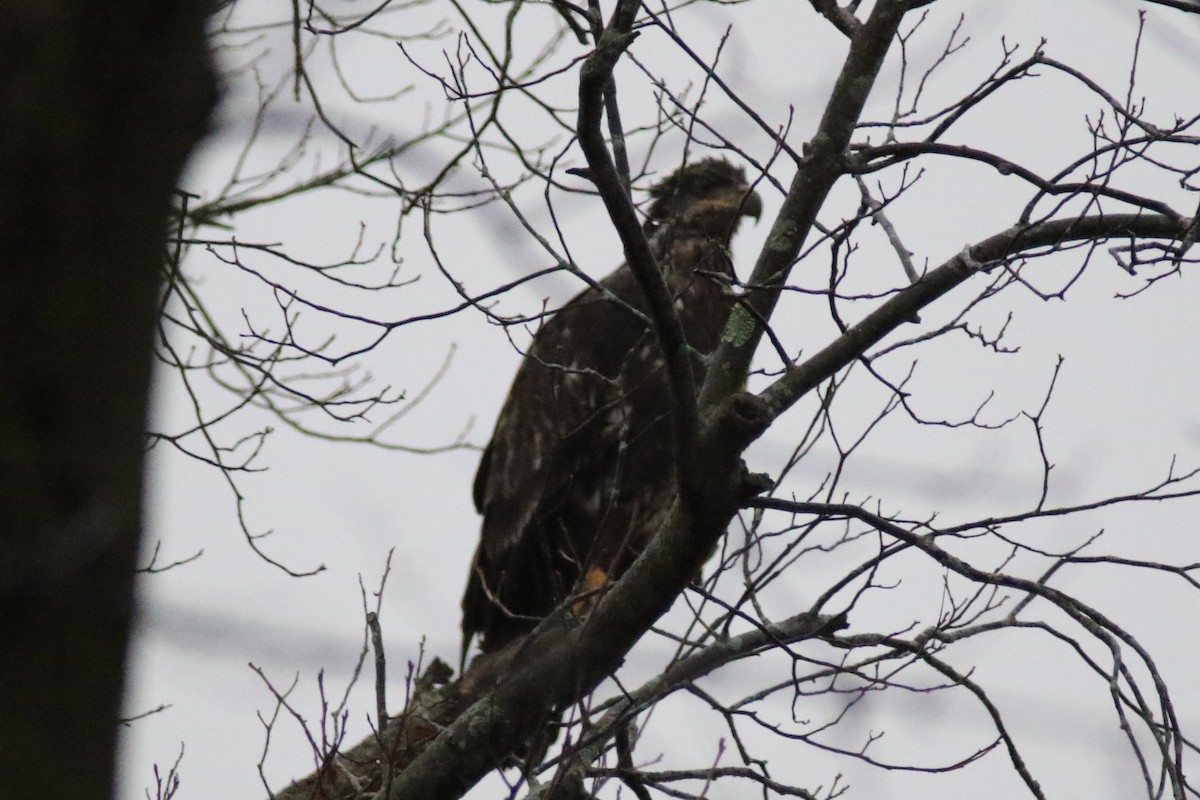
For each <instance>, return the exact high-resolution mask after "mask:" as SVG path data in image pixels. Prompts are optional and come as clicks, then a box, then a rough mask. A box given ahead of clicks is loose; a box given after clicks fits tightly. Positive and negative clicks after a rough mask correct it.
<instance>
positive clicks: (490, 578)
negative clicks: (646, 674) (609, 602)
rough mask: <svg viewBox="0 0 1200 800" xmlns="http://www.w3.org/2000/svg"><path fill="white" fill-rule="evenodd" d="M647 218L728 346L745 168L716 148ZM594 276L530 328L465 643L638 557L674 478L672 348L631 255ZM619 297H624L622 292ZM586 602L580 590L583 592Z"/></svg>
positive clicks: (502, 428) (700, 340) (471, 585)
mask: <svg viewBox="0 0 1200 800" xmlns="http://www.w3.org/2000/svg"><path fill="white" fill-rule="evenodd" d="M650 195H651V204H650V208H649V211H648V213H647V218H646V221H645V223H644V230H645V232H646V235H647V237H648V238H649V241H650V246H651V250H652V252H653V253H654V256H655V259H656V260H657V262H658V265H659V268H660V269H661V270H662V273H663V277H664V279H665V280H666V283H667V285H668V287H669V288H670V289H671V291H672V292H673V294H674V296H675V298H676V301H675V309H676V313H677V314H678V315H679V319H680V322H681V323H682V326H683V331H684V335H685V336H686V338H687V341H688V344H689V345H690V347H691V348H692V349H693V350H694V351H695V352H696V354H697V356H698V358H697V359H696V360H695V371H694V374H695V376H696V380H697V382H698V381H700V380H702V379H703V375H704V363H703V359H702V358H701V357H700V356H702V355H705V354H708V353H710V352H712V351H713V350H714V349H715V348H716V346H717V343H718V339H719V337H720V334H721V331H722V329H723V328H724V326H725V322H726V319H727V318H728V316H729V312H730V310H731V309H732V307H733V303H734V298H733V296H732V294H731V293H730V291H729V288H728V286H727V285H722V283H723V282H722V280H721V279H720V277H719V276H728V277H732V276H733V266H732V264H731V263H730V260H729V251H728V248H729V241H730V238H731V237H732V236H733V234H734V232H735V231H736V230H737V227H738V223H739V222H740V220H741V218H742V217H743V216H747V215H749V216H753V217H755V218H757V217H758V216H759V214H760V213H761V211H762V201H761V200H760V199H759V197H758V195H757V194H756V193H754V192H752V191H751V190H750V187H749V186H748V185H747V182H746V176H745V173H743V172H742V170H741V169H738V168H735V167H733V166H731V165H730V164H728V163H727V162H725V161H723V160H720V159H715V158H710V159H705V160H703V161H699V162H696V163H694V164H690V165H688V166H685V167H683V168H682V169H680V170H678V171H677V172H676V173H675V174H673V175H671V176H670V177H669V178H667V179H666V180H664V181H663V182H662V183H660V184H658V185H657V186H655V187H654V188H652V189H651V190H650ZM601 285H602V286H603V287H604V289H606V290H607V291H608V292H609V293H611V296H605V294H604V293H602V292H600V291H598V290H597V289H595V288H589V289H587V290H585V291H584V292H583V293H582V294H580V295H578V296H577V297H575V298H574V299H573V300H571V301H570V302H569V303H567V304H566V305H565V306H563V308H562V309H561V310H559V311H558V313H556V314H555V315H554V316H553V317H552V318H551V319H550V320H549V321H548V322H546V323H545V324H544V325H543V326H542V327H541V329H540V330H539V331H538V332H537V334H536V335H535V336H534V338H533V343H532V344H531V346H530V347H529V351H528V352H527V353H526V357H525V360H524V362H523V363H522V364H521V368H520V370H518V372H517V377H516V379H515V380H514V381H513V385H512V389H511V390H510V391H509V394H508V399H507V401H506V402H505V404H504V408H503V410H502V411H501V412H500V418H499V420H498V421H497V423H496V430H495V432H494V433H493V434H492V440H491V443H490V444H488V446H487V448H486V449H485V450H484V453H483V458H482V459H481V460H480V463H479V471H478V473H477V474H476V476H475V487H474V489H475V491H474V494H475V507H476V508H477V509H478V510H479V512H480V513H481V514H482V515H483V530H482V533H481V535H480V541H479V547H478V548H477V549H476V551H475V556H474V558H473V560H472V563H471V572H470V576H469V577H468V579H467V589H466V593H465V594H464V596H463V602H462V608H463V620H462V628H463V653H464V656H465V653H466V650H467V648H468V647H469V645H470V642H471V639H472V637H474V636H475V635H476V634H478V635H480V647H481V649H482V650H484V651H492V650H496V649H499V648H500V647H503V646H504V645H505V644H507V643H508V642H510V641H512V640H513V639H515V638H516V637H518V636H522V635H524V634H526V633H528V632H529V631H530V630H532V629H533V627H534V626H535V625H536V624H537V622H538V621H539V620H540V619H541V618H542V617H544V616H545V615H546V614H548V613H549V612H550V611H551V610H552V609H554V608H555V607H556V606H557V605H559V604H560V603H562V602H564V601H565V600H567V599H568V598H573V597H578V596H580V595H581V594H584V593H587V592H589V591H594V590H596V589H598V588H600V587H602V586H603V585H604V584H605V583H606V582H607V581H608V580H612V579H615V578H616V577H618V576H619V575H620V574H621V573H622V572H623V571H624V570H625V569H626V568H627V567H628V566H629V564H631V563H632V562H633V559H634V558H635V557H636V555H637V554H638V552H640V551H641V549H642V547H643V546H644V544H645V541H643V540H642V539H639V538H637V532H638V531H640V530H641V528H642V525H641V524H640V523H641V522H642V521H644V520H645V519H646V518H647V517H648V516H649V515H651V514H653V513H654V511H655V509H654V508H653V507H652V504H653V502H654V499H655V498H656V497H661V496H662V492H663V490H664V489H668V490H669V489H670V488H671V484H672V483H673V481H674V472H675V468H674V462H673V456H672V444H671V438H670V437H671V431H670V424H669V420H668V407H669V405H668V398H669V395H668V391H669V390H668V386H667V378H666V375H665V373H664V364H663V358H662V352H661V350H660V348H659V343H658V339H657V337H656V335H655V333H654V331H653V330H652V329H651V328H649V327H648V325H647V323H646V321H645V319H646V318H645V316H639V315H638V314H636V313H634V312H633V311H632V310H631V309H637V310H638V311H640V312H641V313H642V315H645V314H646V304H645V302H644V300H643V299H642V294H641V290H640V289H639V287H638V285H637V282H636V280H635V279H634V276H633V273H632V272H631V271H630V269H629V267H628V266H627V265H622V266H621V267H620V268H618V269H617V270H616V271H615V272H613V273H612V274H611V275H609V276H608V277H607V278H605V279H604V280H603V281H601ZM613 297H615V298H617V299H615V300H614V299H612V298H613ZM575 602H578V601H575Z"/></svg>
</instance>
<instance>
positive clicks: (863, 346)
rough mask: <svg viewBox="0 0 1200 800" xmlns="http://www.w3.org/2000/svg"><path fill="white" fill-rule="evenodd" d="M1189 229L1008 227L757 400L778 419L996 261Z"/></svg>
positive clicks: (1059, 223)
mask: <svg viewBox="0 0 1200 800" xmlns="http://www.w3.org/2000/svg"><path fill="white" fill-rule="evenodd" d="M1189 224H1190V220H1186V219H1182V220H1181V219H1173V218H1171V217H1168V216H1166V215H1146V214H1114V215H1100V214H1097V215H1094V216H1088V217H1081V218H1076V219H1063V220H1051V221H1050V222H1042V223H1038V224H1036V225H1029V226H1014V227H1012V228H1009V229H1008V230H1006V231H1003V232H1001V233H998V234H996V235H994V236H991V237H989V238H987V239H984V240H983V241H982V242H979V243H978V244H975V245H970V246H967V247H965V248H963V251H962V252H961V253H959V254H958V255H956V256H954V257H953V258H951V259H950V260H949V261H947V262H945V263H944V264H942V265H941V266H939V267H938V268H936V269H934V270H933V271H931V272H928V273H926V274H925V275H923V276H922V277H921V278H920V280H918V281H917V282H916V283H914V284H912V285H911V286H909V287H907V288H905V289H903V290H901V291H900V292H899V293H897V294H896V295H895V296H894V297H892V298H891V299H890V300H888V301H887V302H885V303H884V304H883V305H881V306H880V307H879V308H877V309H876V310H875V311H873V312H871V313H870V314H868V315H867V316H866V317H865V318H864V319H863V320H862V321H861V322H859V323H858V324H857V325H854V326H853V327H851V328H850V329H849V330H847V331H846V332H845V333H843V334H842V335H841V336H839V337H838V338H837V339H835V340H834V341H833V342H832V343H831V344H829V345H828V346H826V347H825V348H824V349H823V350H821V351H820V352H819V353H817V354H816V355H814V356H813V357H812V358H810V359H808V360H807V361H805V362H804V363H803V364H801V365H800V366H798V367H796V369H794V370H792V371H790V372H788V373H787V374H785V375H784V376H783V377H781V378H779V379H778V380H777V381H775V383H773V384H771V385H770V386H768V387H767V388H766V389H765V390H764V391H763V392H762V393H761V394H760V395H759V397H760V398H762V400H763V401H764V402H765V404H766V409H767V412H768V413H769V415H770V417H771V418H772V419H774V418H776V417H778V416H779V415H780V414H782V413H783V412H784V411H786V410H787V409H788V408H790V407H791V406H793V405H794V404H795V403H796V402H797V401H798V400H799V399H800V398H801V397H803V396H804V395H806V394H807V393H808V392H810V391H811V390H812V389H813V388H814V387H816V386H817V385H818V384H820V383H821V382H822V381H825V380H827V379H828V378H829V377H830V376H831V375H833V374H834V373H836V372H837V371H838V370H840V369H842V368H843V367H845V366H846V365H848V364H849V363H850V362H852V361H854V360H855V359H856V358H858V357H859V356H861V355H862V354H863V353H865V352H866V351H867V349H868V348H869V347H871V345H873V344H875V343H876V342H878V341H879V340H881V339H882V338H883V337H884V336H887V335H888V334H889V333H891V332H892V331H894V330H895V329H896V328H898V327H900V326H901V325H902V324H904V323H905V322H908V321H909V320H911V319H913V317H914V316H915V315H917V314H918V313H919V312H920V311H921V309H923V308H925V306H927V305H929V304H930V303H932V302H933V301H934V300H937V299H938V298H939V297H941V296H942V295H944V294H946V293H947V292H949V291H950V290H951V289H953V288H954V287H956V286H958V285H959V284H961V283H963V282H964V281H966V280H967V279H968V278H970V277H972V276H974V275H976V274H978V273H979V272H983V271H986V270H988V269H990V268H992V267H993V266H995V264H996V262H999V261H1003V260H1005V259H1008V258H1011V257H1012V256H1014V255H1017V254H1019V253H1022V252H1025V251H1028V250H1032V249H1034V248H1037V247H1053V246H1057V245H1061V244H1064V243H1067V242H1074V241H1082V240H1089V239H1090V240H1103V239H1111V238H1113V237H1117V236H1130V237H1138V238H1150V239H1180V238H1182V237H1183V236H1184V235H1185V234H1186V233H1187V230H1188V226H1189Z"/></svg>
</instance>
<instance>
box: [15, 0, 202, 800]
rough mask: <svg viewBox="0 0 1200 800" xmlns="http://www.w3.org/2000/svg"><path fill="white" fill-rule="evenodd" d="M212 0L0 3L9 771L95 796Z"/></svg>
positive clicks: (122, 643)
mask: <svg viewBox="0 0 1200 800" xmlns="http://www.w3.org/2000/svg"><path fill="white" fill-rule="evenodd" d="M206 11H207V3H204V2H200V0H131V1H128V2H116V3H94V2H80V1H76V2H70V1H69V0H38V2H28V0H0V19H3V20H4V22H3V25H2V26H0V709H3V711H2V714H3V722H2V723H0V775H3V776H4V777H3V784H4V796H5V797H11V798H34V797H37V798H48V797H54V798H76V797H78V798H89V800H90V799H91V798H103V797H108V796H110V794H111V792H112V783H113V774H114V771H113V754H114V749H115V743H116V724H117V715H118V713H119V709H120V702H121V695H122V688H123V675H124V668H125V650H126V644H127V640H128V635H129V627H130V617H131V611H132V587H133V574H134V572H133V571H134V559H135V556H136V552H137V545H138V535H139V528H140V504H141V485H142V476H141V473H142V451H143V440H142V433H143V428H144V423H145V416H146V403H147V392H148V387H149V379H150V364H151V342H152V339H151V337H152V334H153V329H154V320H155V315H156V302H157V288H158V286H159V275H160V270H161V269H162V265H163V254H164V252H165V251H164V248H165V246H166V234H167V227H168V221H169V214H170V207H171V202H172V190H173V188H174V186H175V184H176V181H177V180H178V178H179V174H180V171H181V170H182V168H183V165H184V162H185V160H186V158H187V155H188V153H189V152H190V151H191V150H192V148H193V146H194V145H195V144H196V142H197V141H198V140H199V138H200V137H201V136H202V135H203V133H204V129H205V123H206V119H207V116H208V113H209V110H210V109H211V106H212V104H213V101H214V99H215V96H216V92H215V83H214V79H213V76H212V71H211V68H210V64H209V57H208V53H207V49H206V45H205V38H204V20H205V16H206Z"/></svg>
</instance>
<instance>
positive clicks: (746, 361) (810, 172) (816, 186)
mask: <svg viewBox="0 0 1200 800" xmlns="http://www.w3.org/2000/svg"><path fill="white" fill-rule="evenodd" d="M904 14H905V9H904V8H903V7H902V6H901V4H899V3H896V2H894V1H893V0H881V1H880V2H879V3H876V5H875V8H874V9H873V10H872V11H871V16H870V17H869V18H868V19H867V21H866V22H865V23H864V24H863V25H862V27H861V29H859V30H858V31H856V33H855V35H854V38H853V39H852V40H851V43H850V52H849V53H848V54H847V55H846V60H845V62H844V63H843V64H842V71H841V74H839V75H838V79H837V82H836V83H835V84H834V87H833V94H832V96H831V97H830V99H829V102H828V104H827V105H826V107H825V115H824V116H823V117H822V119H821V123H820V125H819V126H818V128H817V133H816V135H815V136H814V137H813V139H812V141H811V142H810V143H809V145H808V147H807V149H806V151H805V157H804V160H803V161H802V162H801V163H800V164H799V165H798V166H797V169H796V176H795V177H794V178H793V179H792V184H791V187H790V188H789V189H788V194H787V197H785V198H784V201H783V207H782V208H781V209H780V211H779V216H778V217H776V218H775V222H774V224H773V225H772V226H771V232H770V234H768V236H767V242H766V244H765V245H764V246H763V249H762V252H761V253H760V254H759V257H758V261H757V263H755V265H754V272H753V274H752V276H751V278H750V280H749V284H750V285H752V286H755V287H770V288H767V289H764V290H760V291H755V292H754V293H753V294H751V295H750V297H749V302H750V303H752V304H753V306H754V308H755V311H756V312H757V314H758V316H760V317H761V318H762V319H770V318H771V312H772V311H773V310H774V308H775V303H776V301H777V300H778V298H779V289H778V287H780V286H782V285H783V283H784V281H785V280H786V279H787V275H788V273H789V272H790V271H791V268H792V265H793V264H794V262H795V260H796V257H797V255H798V254H799V253H800V248H801V247H802V246H803V245H804V240H805V239H806V238H807V237H808V233H809V231H810V230H812V227H813V224H814V223H815V222H816V219H817V212H818V211H819V210H820V209H821V206H822V205H823V204H824V202H825V198H826V196H828V194H829V191H830V189H832V188H833V184H834V183H835V182H836V181H837V179H838V178H839V177H841V176H842V175H843V174H845V171H846V170H845V164H844V162H845V154H846V148H847V147H848V146H849V143H850V137H851V136H852V135H853V134H854V129H855V125H856V124H857V123H858V119H859V117H860V116H861V114H862V110H863V106H864V104H865V103H866V101H867V96H868V95H869V94H870V93H871V88H872V87H873V86H874V85H875V80H876V78H877V77H878V75H879V70H880V68H881V67H882V66H883V60H884V58H885V56H887V52H888V48H889V46H890V45H891V42H892V39H893V37H894V36H895V34H896V30H897V29H898V28H899V26H900V22H901V20H902V19H903V17H904ZM762 334H763V329H762V327H761V326H758V327H756V329H755V331H754V333H753V334H752V335H750V336H748V337H745V338H744V339H739V340H737V341H726V342H723V343H722V344H721V347H720V348H719V349H718V350H717V353H716V356H715V357H714V359H713V363H712V364H711V365H710V367H709V372H708V379H707V380H706V381H705V383H704V389H703V391H702V392H701V395H700V406H701V407H711V406H714V405H716V404H717V403H719V402H721V401H722V399H723V398H725V397H728V396H729V395H731V394H733V393H734V392H736V391H738V390H739V389H740V388H741V386H742V382H743V381H744V380H745V376H746V373H747V372H748V371H749V368H750V361H751V359H753V357H754V351H755V350H756V349H757V348H758V342H759V340H760V339H761V338H762Z"/></svg>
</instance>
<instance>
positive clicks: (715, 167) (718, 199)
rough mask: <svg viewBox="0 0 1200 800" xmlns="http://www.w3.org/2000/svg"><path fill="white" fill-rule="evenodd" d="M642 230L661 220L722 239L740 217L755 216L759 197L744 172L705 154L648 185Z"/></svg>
mask: <svg viewBox="0 0 1200 800" xmlns="http://www.w3.org/2000/svg"><path fill="white" fill-rule="evenodd" d="M650 198H651V203H650V209H649V210H648V211H647V214H646V222H645V230H646V233H647V234H650V233H652V232H654V231H655V230H657V229H658V228H659V227H661V226H662V225H663V224H664V223H667V222H670V223H671V224H672V225H675V226H681V227H684V228H689V229H693V230H698V231H701V232H703V233H704V234H706V235H708V236H717V237H720V238H723V239H728V237H731V236H733V234H734V232H735V231H736V230H737V227H738V223H739V222H741V218H742V217H754V219H756V220H757V219H758V218H759V217H760V216H761V215H762V210H763V205H762V198H761V197H759V196H758V192H756V191H754V190H753V189H751V188H750V184H749V183H748V182H747V180H746V173H745V172H744V171H743V170H742V169H741V167H735V166H734V165H732V164H730V163H729V162H728V161H725V160H724V159H721V158H705V159H702V160H700V161H696V162H694V163H692V164H688V165H687V166H684V167H681V168H680V169H678V170H676V171H675V173H674V174H672V175H671V176H670V177H668V178H667V179H666V180H664V181H662V182H661V183H659V184H657V185H655V186H654V187H653V188H651V189H650Z"/></svg>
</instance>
